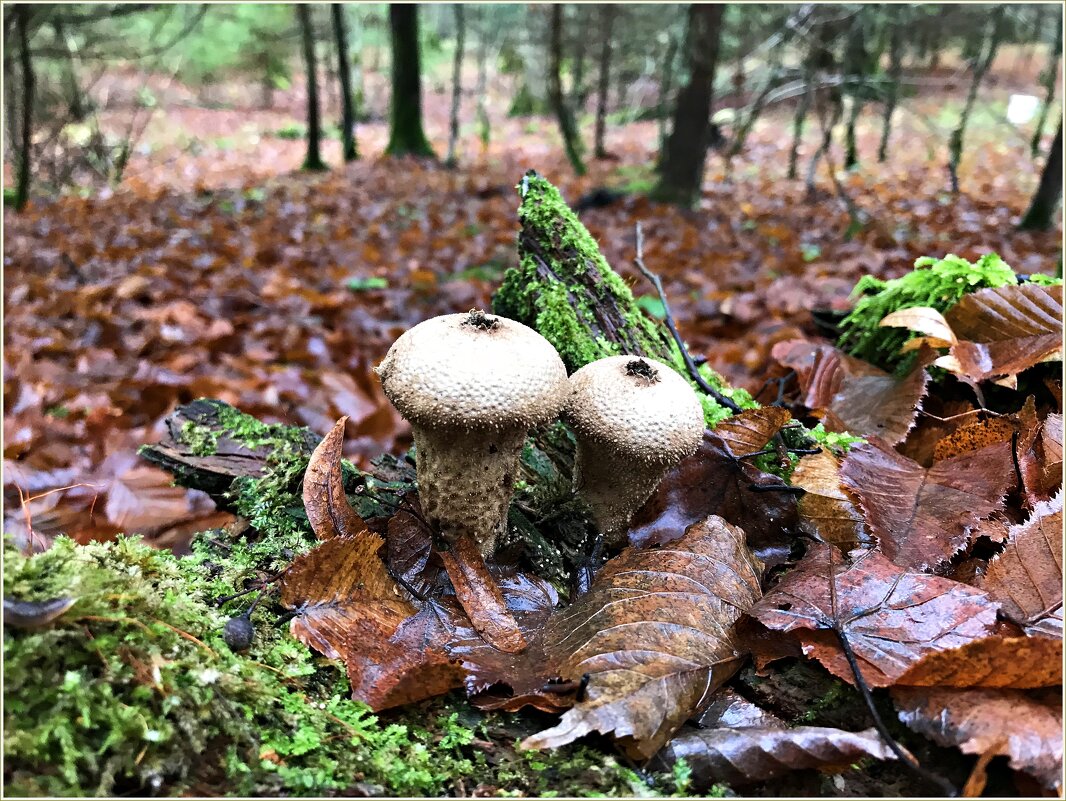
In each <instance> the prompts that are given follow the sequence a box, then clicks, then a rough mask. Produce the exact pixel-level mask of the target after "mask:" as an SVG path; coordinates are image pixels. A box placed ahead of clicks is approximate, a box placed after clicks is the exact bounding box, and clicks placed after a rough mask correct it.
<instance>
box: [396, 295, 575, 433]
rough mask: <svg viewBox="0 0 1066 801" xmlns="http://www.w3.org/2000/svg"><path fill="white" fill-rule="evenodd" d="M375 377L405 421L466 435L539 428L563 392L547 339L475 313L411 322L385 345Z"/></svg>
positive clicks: (560, 369) (562, 374) (560, 370)
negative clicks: (411, 325) (476, 431)
mask: <svg viewBox="0 0 1066 801" xmlns="http://www.w3.org/2000/svg"><path fill="white" fill-rule="evenodd" d="M378 374H379V375H380V376H381V385H382V387H384V389H385V393H386V394H387V395H388V396H389V400H391V401H392V403H393V405H395V406H396V408H397V409H398V410H399V412H400V414H402V415H403V416H404V418H405V419H406V420H409V421H410V422H411V423H414V424H426V425H431V426H434V427H443V426H448V427H456V428H464V429H468V430H469V429H477V428H499V427H512V426H520V425H524V426H526V427H527V428H528V427H529V426H533V425H537V424H538V423H543V422H545V421H547V420H550V419H551V418H553V417H554V416H555V415H556V414H557V413H558V411H559V408H560V406H561V405H562V403H563V400H564V398H565V395H564V393H565V390H566V367H564V366H563V362H562V360H561V359H560V358H559V354H558V353H556V352H555V348H553V347H552V346H551V343H549V342H548V340H546V339H545V338H544V337H542V336H541V335H540V334H538V333H537V332H536V331H534V330H533V329H532V328H529V327H527V326H524V325H522V324H521V323H516V322H515V321H514V320H508V319H507V318H505V317H495V316H491V315H486V314H482V313H481V312H467V313H465V314H446V315H444V316H442V317H434V318H432V319H430V320H426V321H425V322H422V323H419V324H418V325H416V326H415V327H414V328H412V329H410V330H409V331H407V332H406V333H404V334H403V335H402V336H401V337H400V338H399V339H397V340H396V342H394V343H393V345H392V347H391V348H390V349H389V352H388V354H387V355H386V357H385V359H384V361H382V363H381V364H380V366H379V367H378Z"/></svg>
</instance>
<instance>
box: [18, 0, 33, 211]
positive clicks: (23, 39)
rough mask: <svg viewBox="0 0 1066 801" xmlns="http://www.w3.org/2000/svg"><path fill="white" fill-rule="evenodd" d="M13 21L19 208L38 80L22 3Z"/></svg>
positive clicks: (24, 194) (26, 194)
mask: <svg viewBox="0 0 1066 801" xmlns="http://www.w3.org/2000/svg"><path fill="white" fill-rule="evenodd" d="M15 15H16V17H15V21H16V24H17V25H18V35H19V64H20V67H21V72H22V118H21V120H20V122H21V123H22V125H21V129H22V130H21V131H20V132H19V134H20V136H19V139H20V141H19V150H18V169H17V171H16V175H15V210H16V211H22V209H24V208H25V207H26V201H27V200H29V198H30V158H31V156H32V151H33V110H34V109H33V107H34V103H35V102H36V97H35V95H36V90H37V81H36V76H35V75H34V72H33V57H32V56H31V55H30V32H29V27H30V8H29V6H27V5H26V4H25V3H19V4H18V5H16V6H15Z"/></svg>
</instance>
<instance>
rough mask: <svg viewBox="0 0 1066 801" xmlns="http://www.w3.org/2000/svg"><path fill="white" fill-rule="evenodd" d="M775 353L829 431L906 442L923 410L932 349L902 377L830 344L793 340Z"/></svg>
mask: <svg viewBox="0 0 1066 801" xmlns="http://www.w3.org/2000/svg"><path fill="white" fill-rule="evenodd" d="M773 357H774V358H775V359H776V360H777V361H778V362H779V363H781V364H783V365H785V366H786V367H790V368H792V369H793V370H795V371H796V377H797V379H798V380H799V384H800V388H801V390H802V395H801V397H800V402H801V403H802V404H803V405H804V406H806V407H807V408H808V409H810V410H811V411H812V412H815V413H816V414H820V415H822V416H824V418H825V420H824V422H825V427H826V430H828V431H838V432H843V431H847V432H850V433H852V434H857V435H860V436H863V437H872V436H877V437H880V438H881V439H883V440H884V441H885V442H887V443H888V444H889V445H895V444H896V443H897V442H902V441H903V439H904V438H905V437H906V436H907V432H908V431H910V429H911V427H912V426H913V425H914V418H915V416H916V415H917V414H918V410H919V409H920V408H921V402H922V398H923V397H924V396H925V388H926V384H927V383H928V381H929V375H928V373H927V372H926V371H925V365H927V364H929V363H930V362H931V361H932V353H931V352H928V351H927V352H926V353H923V354H920V355H919V358H918V362H917V364H916V365H915V367H914V368H913V369H912V370H911V372H909V373H908V374H907V375H906V376H904V377H903V378H896V377H895V376H893V375H891V374H889V373H886V372H885V371H884V370H881V369H880V368H878V367H874V366H873V365H872V364H868V363H867V362H864V361H862V360H861V359H856V358H855V357H853V356H849V355H847V354H846V353H843V352H842V351H839V350H837V349H836V348H834V347H833V346H831V345H825V344H818V343H815V342H808V341H807V340H803V339H792V340H789V341H787V342H779V343H778V344H777V345H775V346H774V349H773Z"/></svg>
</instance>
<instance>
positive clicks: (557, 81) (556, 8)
mask: <svg viewBox="0 0 1066 801" xmlns="http://www.w3.org/2000/svg"><path fill="white" fill-rule="evenodd" d="M549 49H550V56H551V57H550V59H549V60H550V62H551V63H550V65H549V68H548V98H549V100H550V101H551V104H552V110H553V111H554V112H555V118H556V119H557V120H558V121H559V133H561V134H562V137H563V148H564V149H565V150H566V158H567V159H568V160H569V161H570V166H571V167H573V168H574V172H575V173H577V174H578V175H584V174H585V162H584V161H583V159H582V151H583V150H584V148H583V146H582V144H581V137H580V135H579V134H578V131H577V125H576V123H575V122H574V114H573V111H571V109H570V105H569V104H568V102H567V98H566V95H564V94H563V6H562V5H561V4H558V3H557V4H555V5H553V6H552V7H551V41H550V44H549Z"/></svg>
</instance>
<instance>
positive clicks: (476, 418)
mask: <svg viewBox="0 0 1066 801" xmlns="http://www.w3.org/2000/svg"><path fill="white" fill-rule="evenodd" d="M377 373H378V375H379V376H381V385H382V387H383V388H384V390H385V394H386V395H387V396H388V398H389V400H390V401H392V404H393V405H394V406H395V407H396V408H397V409H398V410H399V412H400V414H402V415H403V416H404V418H405V419H406V420H408V421H409V422H410V423H411V427H412V429H413V431H414V440H415V447H416V449H417V453H418V458H417V472H418V497H419V500H420V502H421V504H422V512H423V514H425V516H426V519H427V520H428V521H429V523H430V524H431V525H433V526H434V527H436V528H437V529H438V530H439V531H440V533H441V536H442V537H443V538H444V539H445V540H446V541H448V542H453V541H454V540H455V539H456V538H457V537H458V536H459V535H461V534H463V533H467V534H470V535H471V536H472V537H473V538H474V539H475V540H476V541H477V542H478V544H479V545H480V547H481V551H482V553H483V554H485V555H486V556H487V555H489V554H491V553H492V552H493V550H494V548H495V546H496V540H497V538H498V537H499V535H500V534H501V533H503V531H504V529H505V527H506V525H507V507H508V505H509V504H510V500H511V495H512V493H513V491H514V481H515V477H516V476H517V473H518V459H519V456H520V455H521V453H522V445H523V443H524V442H525V438H526V433H527V432H528V431H529V429H530V428H531V427H533V426H536V425H539V424H541V423H544V422H547V421H549V420H551V419H553V418H554V417H555V416H556V415H557V414H558V413H559V410H560V409H561V408H562V405H563V403H564V401H565V400H566V386H567V385H566V367H565V366H564V365H563V362H562V360H561V359H560V358H559V354H558V353H556V352H555V348H553V347H552V345H551V343H550V342H548V340H546V339H545V338H544V337H542V336H541V335H540V334H538V333H537V332H536V331H534V330H533V329H532V328H528V327H527V326H524V325H522V324H521V323H517V322H515V321H514V320H508V319H507V318H504V317H492V316H489V315H487V314H485V313H484V312H481V311H470V312H468V313H467V314H447V315H444V316H442V317H434V318H433V319H431V320H426V321H425V322H423V323H419V324H418V325H416V326H415V327H414V328H412V329H411V330H409V331H407V332H406V333H404V334H403V335H402V336H401V337H400V338H399V339H397V340H396V342H394V343H393V345H392V347H391V348H390V349H389V352H388V354H387V355H386V356H385V359H384V361H382V362H381V364H380V365H379V366H378V368H377Z"/></svg>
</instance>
